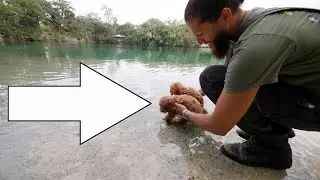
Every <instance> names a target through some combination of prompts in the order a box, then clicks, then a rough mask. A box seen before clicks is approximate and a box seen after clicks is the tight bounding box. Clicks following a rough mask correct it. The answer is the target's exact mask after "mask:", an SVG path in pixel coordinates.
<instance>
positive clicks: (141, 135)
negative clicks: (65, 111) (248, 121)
mask: <svg viewBox="0 0 320 180" xmlns="http://www.w3.org/2000/svg"><path fill="white" fill-rule="evenodd" d="M79 62H84V63H85V64H87V65H88V66H90V67H92V68H94V69H95V70H97V71H98V72H100V73H102V74H104V75H106V76H107V77H109V78H111V79H113V80H114V81H116V82H118V83H120V84H121V85H123V86H125V87H126V88H128V89H130V90H132V91H133V92H135V93H137V94H139V95H140V96H142V97H144V98H146V99H148V100H149V101H150V102H152V105H151V106H150V107H148V108H147V109H145V110H144V111H143V112H141V113H139V114H137V115H136V116H135V117H132V119H131V120H126V121H125V122H123V123H121V124H119V125H117V126H115V127H114V128H112V129H111V130H109V131H108V132H105V133H103V134H101V135H99V136H98V137H96V138H95V139H94V140H92V141H91V142H90V143H88V145H85V146H83V147H81V148H80V147H78V144H77V142H78V140H79V139H78V133H79V126H78V124H72V123H70V124H69V123H61V124H59V123H48V124H38V123H30V124H18V123H16V124H10V123H7V122H6V119H7V114H6V113H5V112H6V105H7V97H6V91H5V90H6V88H7V85H39V84H42V85H77V84H78V83H79ZM213 63H215V64H217V63H221V62H218V61H217V60H216V59H214V58H212V57H211V55H210V54H206V53H203V52H202V51H201V50H199V49H193V48H157V49H147V48H138V47H126V46H114V45H112V46H111V45H110V46H109V45H97V44H84V45H61V44H48V43H32V44H11V45H6V46H4V45H1V46H0V91H1V94H0V100H1V101H0V102H1V108H0V119H1V121H0V144H1V145H2V146H1V147H0V152H1V153H0V164H1V165H2V166H0V179H1V178H2V177H1V175H2V174H5V175H6V174H8V175H7V176H5V177H7V178H8V179H10V177H16V176H14V174H16V175H17V174H18V175H17V176H18V177H20V174H21V177H23V174H25V175H28V176H27V177H30V178H31V179H34V178H35V177H38V178H39V179H43V176H41V172H44V173H45V176H46V173H47V174H48V176H49V175H51V176H52V177H57V176H56V174H59V173H60V174H59V177H61V178H63V177H69V178H70V179H72V178H73V179H77V177H78V178H79V177H80V179H81V178H83V177H86V178H88V179H99V178H102V179H105V178H107V177H109V178H110V179H117V178H119V177H123V178H124V179H148V178H149V179H188V178H190V179H283V178H284V177H285V179H319V178H320V174H319V167H320V164H319V161H320V159H319V157H320V154H319V152H320V151H319V150H320V145H319V144H320V140H319V138H317V136H318V135H319V134H318V133H305V132H301V131H297V137H296V138H294V139H293V140H290V143H291V144H292V147H293V150H294V164H293V167H292V168H291V169H289V170H287V171H280V172H279V171H271V170H268V169H260V168H252V167H247V166H242V165H239V164H237V163H235V162H232V161H231V160H229V159H228V158H226V157H224V156H223V155H221V153H220V151H219V146H220V145H221V144H222V143H223V142H231V141H234V140H236V141H239V140H241V139H240V138H239V137H238V136H236V135H235V133H234V132H232V133H229V134H228V135H227V136H226V137H218V136H214V135H212V134H210V133H207V132H204V131H201V130H199V129H197V128H194V127H192V126H187V127H175V126H167V125H165V123H164V122H163V121H162V117H163V114H161V113H159V110H158V105H157V103H158V101H159V98H160V96H162V95H167V94H169V85H170V83H171V82H173V81H176V80H179V81H181V82H182V83H184V84H187V85H190V86H193V87H195V88H199V87H200V85H199V82H198V77H199V74H200V73H201V71H202V70H203V69H204V68H205V67H206V66H207V65H209V64H213ZM205 100H206V102H205V106H206V108H207V109H208V110H209V111H212V110H213V105H212V103H211V102H210V101H209V100H208V99H207V98H206V99H205ZM57 132H58V133H57ZM108 133H110V134H108ZM22 135H23V137H24V139H22V138H19V137H20V136H22ZM38 137H39V138H38ZM66 137H67V138H66ZM57 153H58V154H57ZM24 154H28V156H24ZM75 154H76V155H77V156H75ZM17 155H18V156H17ZM57 155H59V157H60V156H61V157H60V158H56V157H57ZM93 156H94V157H95V156H97V157H99V158H98V159H94V157H93ZM21 162H23V163H21ZM28 163H31V164H28ZM48 163H49V164H51V165H48ZM75 164H76V165H75ZM3 165H4V166H3ZM64 165H67V166H68V167H69V169H70V171H71V170H72V172H69V171H67V170H59V169H55V168H50V167H60V166H61V167H62V166H64ZM26 166H27V167H30V168H29V169H28V170H25V171H23V170H17V169H25V167H26ZM5 171H10V172H9V173H5ZM10 174H11V175H10ZM46 177H47V176H46ZM5 179H6V178H5ZM13 179H14V178H13ZM18 179H19V178H18ZM36 179H37V178H36ZM107 179H108V178H107Z"/></svg>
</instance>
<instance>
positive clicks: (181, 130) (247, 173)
mask: <svg viewBox="0 0 320 180" xmlns="http://www.w3.org/2000/svg"><path fill="white" fill-rule="evenodd" d="M158 138H159V140H160V143H162V144H164V145H169V144H175V145H177V146H179V148H180V150H181V153H182V155H183V157H184V159H185V161H186V163H187V166H188V171H189V179H284V177H285V176H286V171H276V170H270V169H265V168H254V167H248V166H244V165H241V164H238V163H236V162H234V161H232V160H230V159H228V158H227V157H225V156H224V155H223V154H222V153H221V152H220V146H221V145H222V142H218V141H216V140H215V139H213V137H212V136H211V135H210V134H209V133H205V131H203V130H201V129H199V128H196V127H194V126H192V125H190V124H185V125H167V124H165V123H164V124H163V125H162V126H161V129H160V131H159V133H158ZM177 164H179V163H177Z"/></svg>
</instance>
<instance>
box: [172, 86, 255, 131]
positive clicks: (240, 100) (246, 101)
mask: <svg viewBox="0 0 320 180" xmlns="http://www.w3.org/2000/svg"><path fill="white" fill-rule="evenodd" d="M258 90H259V87H257V88H254V89H251V90H248V91H246V92H240V93H229V92H225V91H223V92H222V93H221V95H220V97H219V99H218V102H217V104H216V107H215V111H214V112H213V114H198V113H193V112H191V111H187V112H186V113H185V117H186V118H187V119H188V120H189V121H191V122H192V123H193V124H194V125H196V126H198V127H200V128H202V129H203V130H206V131H209V132H211V133H213V134H217V135H221V136H224V135H226V134H227V133H228V132H229V131H230V130H231V129H232V128H233V127H234V126H235V125H236V124H237V123H238V122H239V121H240V120H241V118H242V117H243V115H244V114H245V113H246V112H247V110H248V109H249V107H250V105H251V104H252V102H253V100H254V98H255V96H256V94H257V92H258ZM185 109H187V108H186V107H185V106H183V105H181V104H176V113H177V114H179V115H183V114H182V113H183V110H185Z"/></svg>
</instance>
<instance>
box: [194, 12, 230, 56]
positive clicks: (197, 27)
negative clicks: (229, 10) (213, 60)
mask: <svg viewBox="0 0 320 180" xmlns="http://www.w3.org/2000/svg"><path fill="white" fill-rule="evenodd" d="M231 19H232V15H229V14H228V15H225V16H224V17H223V18H219V19H218V20H217V21H216V22H203V23H201V22H200V21H199V20H198V19H197V18H194V19H192V20H191V21H190V22H188V26H189V28H190V29H191V31H192V32H193V34H194V35H195V36H196V39H197V42H198V43H199V44H207V45H208V46H209V47H210V49H211V51H212V54H213V55H214V56H216V57H217V58H219V59H222V58H224V57H225V56H226V54H227V51H228V48H229V42H230V40H232V37H231V36H230V33H229V32H228V29H229V27H230V25H231Z"/></svg>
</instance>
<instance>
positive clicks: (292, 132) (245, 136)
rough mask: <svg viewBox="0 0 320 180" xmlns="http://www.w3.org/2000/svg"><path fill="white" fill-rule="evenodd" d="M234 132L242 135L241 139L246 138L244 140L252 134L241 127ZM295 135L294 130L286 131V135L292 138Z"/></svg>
mask: <svg viewBox="0 0 320 180" xmlns="http://www.w3.org/2000/svg"><path fill="white" fill-rule="evenodd" d="M236 132H237V134H238V135H239V136H240V137H242V138H243V139H246V140H248V139H250V137H251V136H252V134H249V133H247V132H245V131H243V130H241V129H237V130H236ZM295 136H296V134H295V133H294V131H293V130H292V129H290V131H289V133H288V137H289V138H293V137H295Z"/></svg>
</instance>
